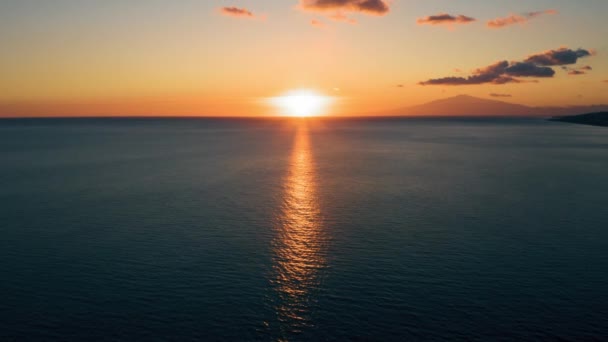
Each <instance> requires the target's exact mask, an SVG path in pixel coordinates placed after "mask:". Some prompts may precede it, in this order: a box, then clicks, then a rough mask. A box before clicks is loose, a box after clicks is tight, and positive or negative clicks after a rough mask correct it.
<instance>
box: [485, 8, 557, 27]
mask: <svg viewBox="0 0 608 342" xmlns="http://www.w3.org/2000/svg"><path fill="white" fill-rule="evenodd" d="M557 13H558V12H557V11H556V10H552V9H549V10H545V11H536V12H528V13H524V14H521V15H520V14H511V15H509V16H507V17H502V18H496V19H493V20H489V21H488V22H487V23H486V25H487V26H488V27H490V28H503V27H505V26H510V25H514V24H525V23H527V22H528V21H530V19H534V18H536V17H539V16H541V15H544V14H557Z"/></svg>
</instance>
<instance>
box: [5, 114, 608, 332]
mask: <svg viewBox="0 0 608 342" xmlns="http://www.w3.org/2000/svg"><path fill="white" fill-rule="evenodd" d="M0 157H1V161H0V163H1V164H0V275H1V281H0V294H1V297H0V298H1V299H0V340H2V341H5V340H20V341H21V340H36V341H40V340H59V339H60V340H73V341H92V340H131V341H133V340H158V339H163V340H198V339H202V340H294V341H299V340H337V341H344V340H374V341H376V340H377V341H388V340H418V339H420V340H432V339H438V340H439V339H449V340H460V339H467V340H490V339H504V340H520V339H527V340H530V339H548V340H553V339H566V340H586V339H604V340H605V339H608V209H607V204H608V130H607V129H605V128H596V127H588V126H577V125H569V124H563V123H552V122H545V121H542V120H539V119H494V120H490V119H485V120H480V119H477V120H472V119H451V120H439V119H433V120H420V119H415V120H413V119H410V120H395V119H393V120H387V119H383V120H314V121H308V122H307V123H298V121H297V120H217V119H215V120H211V119H201V120H196V119H181V120H154V119H147V120H133V119H89V120H0Z"/></svg>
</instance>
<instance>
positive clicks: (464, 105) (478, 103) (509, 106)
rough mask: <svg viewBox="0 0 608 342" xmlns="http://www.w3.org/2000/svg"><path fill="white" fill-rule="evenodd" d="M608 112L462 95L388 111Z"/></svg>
mask: <svg viewBox="0 0 608 342" xmlns="http://www.w3.org/2000/svg"><path fill="white" fill-rule="evenodd" d="M599 111H608V105H594V106H569V107H531V106H526V105H521V104H514V103H509V102H504V101H499V100H490V99H483V98H478V97H474V96H469V95H458V96H454V97H449V98H445V99H440V100H435V101H431V102H428V103H425V104H422V105H418V106H413V107H406V108H400V109H396V110H391V111H388V112H387V113H385V114H386V115H389V116H402V115H403V116H418V115H419V116H502V115H509V116H510V115H513V116H557V115H574V114H580V113H586V112H599Z"/></svg>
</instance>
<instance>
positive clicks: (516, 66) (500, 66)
mask: <svg viewBox="0 0 608 342" xmlns="http://www.w3.org/2000/svg"><path fill="white" fill-rule="evenodd" d="M554 74H555V71H554V70H553V69H551V68H549V67H541V66H537V65H534V64H530V63H525V62H511V63H509V62H508V61H500V62H496V63H494V64H491V65H488V66H487V67H484V68H480V69H477V70H475V71H474V72H473V75H471V76H469V77H454V76H450V77H442V78H435V79H430V80H427V81H424V82H420V83H419V84H420V85H474V84H485V83H489V84H506V83H522V82H523V81H521V80H519V79H517V78H515V77H553V75H554Z"/></svg>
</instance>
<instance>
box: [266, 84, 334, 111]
mask: <svg viewBox="0 0 608 342" xmlns="http://www.w3.org/2000/svg"><path fill="white" fill-rule="evenodd" d="M331 102H332V98H331V97H329V96H325V95H321V94H319V93H317V92H315V91H313V90H308V89H298V90H292V91H289V92H287V93H285V94H284V95H281V96H278V97H275V98H272V99H271V103H272V105H274V106H275V107H277V108H278V109H279V110H280V112H281V114H282V115H285V116H293V117H311V116H319V115H324V114H326V111H327V107H328V106H329V104H330V103H331Z"/></svg>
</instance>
